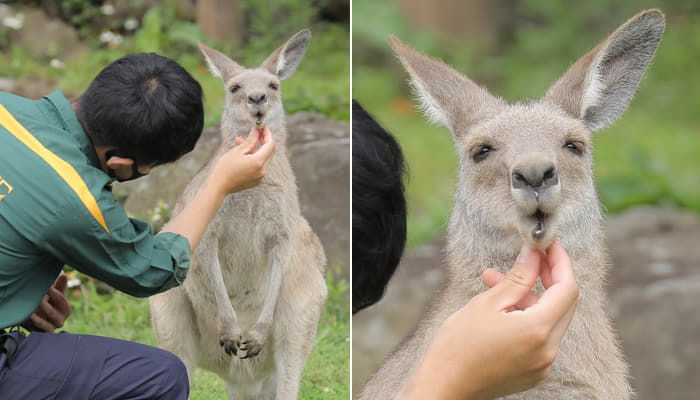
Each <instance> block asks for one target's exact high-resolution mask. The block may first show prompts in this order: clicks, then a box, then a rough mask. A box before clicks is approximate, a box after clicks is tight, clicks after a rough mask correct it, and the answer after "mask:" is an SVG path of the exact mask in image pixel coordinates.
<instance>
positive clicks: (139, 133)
mask: <svg viewBox="0 0 700 400" xmlns="http://www.w3.org/2000/svg"><path fill="white" fill-rule="evenodd" d="M77 103H78V116H79V118H80V120H81V122H82V123H83V126H84V127H85V129H86V130H87V133H88V135H89V136H90V137H91V139H92V140H93V142H94V144H96V145H105V146H115V147H117V148H119V149H120V150H121V151H122V152H123V153H125V154H128V155H129V156H131V157H132V158H133V159H134V160H135V161H137V162H138V163H139V164H141V165H149V164H165V163H168V162H172V161H175V160H177V159H178V158H180V157H181V156H183V155H184V154H186V153H188V152H190V151H191V150H192V149H193V148H194V145H195V144H196V143H197V139H199V136H200V135H201V133H202V127H203V125H204V108H203V106H202V87H201V86H200V85H199V83H198V82H197V81H196V80H195V79H194V78H192V76H191V75H190V74H189V73H188V72H187V71H185V69H184V68H182V67H181V66H180V65H179V64H178V63H176V62H175V61H173V60H171V59H169V58H166V57H162V56H159V55H157V54H154V53H137V54H130V55H128V56H125V57H123V58H120V59H118V60H116V61H114V62H112V63H111V64H109V65H108V66H107V67H105V68H104V69H103V70H102V71H100V73H99V74H98V75H97V77H95V79H94V80H93V81H92V83H90V86H89V87H88V89H87V90H86V91H85V93H83V94H82V95H81V96H80V98H79V99H78V100H77Z"/></svg>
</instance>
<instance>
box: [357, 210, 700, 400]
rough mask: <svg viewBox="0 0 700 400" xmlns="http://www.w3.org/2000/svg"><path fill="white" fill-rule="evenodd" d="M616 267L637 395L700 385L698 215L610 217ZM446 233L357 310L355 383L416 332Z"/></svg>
mask: <svg viewBox="0 0 700 400" xmlns="http://www.w3.org/2000/svg"><path fill="white" fill-rule="evenodd" d="M605 229H606V231H607V237H608V247H609V251H610V254H611V257H612V261H613V264H612V265H613V267H612V268H611V270H610V273H609V275H608V282H609V284H608V286H607V288H606V289H607V293H608V298H609V305H608V314H609V315H610V316H611V317H612V319H613V320H614V326H615V328H616V330H617V332H618V335H619V338H620V340H621V344H622V348H623V351H624V353H625V355H626V357H627V359H628V361H629V363H630V374H631V380H630V382H631V384H632V387H633V388H634V390H635V391H636V392H637V399H638V400H652V399H665V400H666V399H670V400H676V399H678V400H680V399H690V398H695V397H697V393H699V392H700V381H698V380H697V377H698V376H700V339H699V338H700V313H698V312H697V307H698V304H700V269H698V266H699V262H700V245H699V244H700V215H698V214H697V213H693V212H690V211H684V210H679V209H675V208H658V207H638V208H633V209H630V210H628V211H626V212H624V213H622V214H620V215H616V216H612V217H609V218H608V219H607V220H606V222H605ZM443 246H444V243H443V240H442V239H438V240H436V241H433V242H431V243H429V244H427V245H424V246H422V247H421V248H418V249H414V250H412V251H410V252H408V253H407V254H406V256H405V257H404V259H403V260H402V261H401V265H400V266H399V268H398V270H397V272H396V275H395V277H394V278H393V279H392V280H391V282H390V284H389V287H388V288H387V292H386V295H385V297H384V299H382V301H380V302H379V303H378V304H376V305H374V306H372V307H370V308H369V309H367V310H364V311H361V312H360V313H358V314H357V315H355V316H354V317H353V390H354V391H358V390H359V389H360V388H361V386H362V384H363V383H364V381H365V380H366V379H367V378H368V377H369V376H370V375H371V374H372V372H374V371H375V370H376V369H377V368H378V366H379V365H380V364H381V361H382V360H383V359H384V358H385V357H386V356H387V355H388V354H389V353H390V351H391V350H392V349H393V348H394V347H395V346H396V345H397V344H398V343H400V341H401V340H403V338H404V337H405V336H406V335H408V334H409V333H411V332H412V331H413V329H414V328H415V325H416V324H417V322H418V320H419V319H420V317H421V315H422V310H424V308H425V307H426V305H427V304H428V300H429V298H430V297H431V296H432V294H433V293H434V292H435V290H437V289H438V288H439V287H440V285H441V282H442V279H444V271H443V269H442V267H441V264H442V258H443V257H442V253H441V252H440V251H436V250H435V248H436V247H439V248H440V249H442V248H443Z"/></svg>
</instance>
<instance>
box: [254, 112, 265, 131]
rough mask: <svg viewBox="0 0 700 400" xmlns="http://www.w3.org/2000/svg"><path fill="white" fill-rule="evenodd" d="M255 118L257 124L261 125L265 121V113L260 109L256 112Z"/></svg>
mask: <svg viewBox="0 0 700 400" xmlns="http://www.w3.org/2000/svg"><path fill="white" fill-rule="evenodd" d="M253 119H254V120H255V125H256V126H257V127H261V126H262V125H263V122H265V114H264V113H263V112H261V111H258V112H256V113H255V114H253Z"/></svg>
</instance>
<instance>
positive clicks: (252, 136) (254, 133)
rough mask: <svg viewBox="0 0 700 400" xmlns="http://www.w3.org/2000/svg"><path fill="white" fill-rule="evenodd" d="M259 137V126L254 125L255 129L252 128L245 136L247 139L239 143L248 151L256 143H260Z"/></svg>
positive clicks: (242, 148)
mask: <svg viewBox="0 0 700 400" xmlns="http://www.w3.org/2000/svg"><path fill="white" fill-rule="evenodd" d="M259 138H260V131H258V129H257V128H255V127H253V129H251V130H250V133H249V134H248V136H247V137H246V138H245V140H243V141H242V142H241V143H239V144H238V145H239V146H241V150H243V151H245V152H247V151H250V150H252V149H253V148H255V145H256V144H257V143H258V139H259Z"/></svg>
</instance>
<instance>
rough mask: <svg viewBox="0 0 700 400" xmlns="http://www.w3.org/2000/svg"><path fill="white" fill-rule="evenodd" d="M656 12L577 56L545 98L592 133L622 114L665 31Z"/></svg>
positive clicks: (644, 14) (635, 19)
mask: <svg viewBox="0 0 700 400" xmlns="http://www.w3.org/2000/svg"><path fill="white" fill-rule="evenodd" d="M664 26H665V24H664V15H663V13H661V11H659V10H646V11H642V12H640V13H639V14H637V15H635V16H634V17H632V18H630V19H629V20H628V21H627V22H625V23H624V24H623V25H622V26H620V27H619V28H618V29H617V30H616V31H615V32H613V33H612V34H611V35H610V36H609V37H608V38H607V39H605V40H604V41H602V42H601V43H600V44H598V46H596V47H595V48H594V49H593V50H591V51H590V52H588V54H586V55H584V56H583V57H581V58H580V59H579V60H578V61H576V63H574V65H572V66H571V68H569V70H568V71H567V72H566V73H565V74H564V75H563V76H562V77H561V78H559V79H558V80H557V81H556V82H554V84H552V86H551V87H550V88H549V90H547V93H546V94H545V98H546V99H549V100H550V101H552V102H553V103H556V104H558V105H560V106H561V107H562V108H564V110H565V111H567V112H568V113H569V114H571V115H573V116H575V117H576V118H580V119H581V120H583V121H584V123H585V124H586V127H587V128H588V129H589V130H590V131H591V132H595V131H597V130H599V129H601V128H604V127H606V126H608V125H610V124H611V123H613V122H615V120H616V119H617V118H618V117H620V115H622V113H623V112H624V111H625V110H626V109H627V106H628V105H629V103H630V101H631V100H632V96H634V93H635V92H636V91H637V87H638V86H639V82H640V80H641V79H642V76H643V75H644V72H645V71H646V69H647V66H648V65H649V62H651V59H652V58H653V57H654V53H655V52H656V48H657V47H658V45H659V42H660V41H661V36H662V35H663V32H664Z"/></svg>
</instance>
